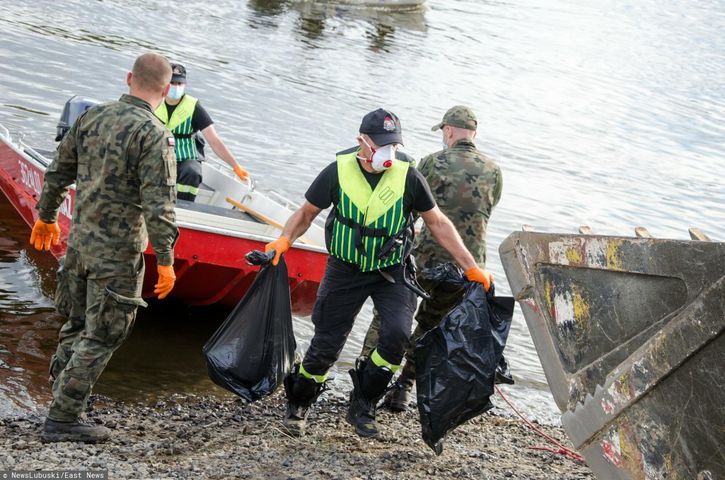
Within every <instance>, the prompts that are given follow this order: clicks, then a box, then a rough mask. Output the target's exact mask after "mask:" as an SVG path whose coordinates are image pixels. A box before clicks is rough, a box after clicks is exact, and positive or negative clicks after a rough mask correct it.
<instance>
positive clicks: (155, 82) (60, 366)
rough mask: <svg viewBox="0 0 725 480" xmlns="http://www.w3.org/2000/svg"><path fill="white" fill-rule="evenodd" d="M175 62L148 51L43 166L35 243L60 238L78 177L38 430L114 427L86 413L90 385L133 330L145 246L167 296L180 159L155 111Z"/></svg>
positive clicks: (88, 433) (56, 435) (86, 434)
mask: <svg viewBox="0 0 725 480" xmlns="http://www.w3.org/2000/svg"><path fill="white" fill-rule="evenodd" d="M170 80H171V67H170V65H169V62H168V61H167V60H166V59H165V58H164V57H162V56H160V55H157V54H153V53H147V54H144V55H141V56H140V57H138V58H137V59H136V62H135V63H134V66H133V70H132V71H131V72H129V73H128V76H127V83H128V85H129V94H128V95H123V96H122V97H121V99H120V100H119V101H117V102H112V103H107V104H103V105H97V106H95V107H92V108H90V109H88V110H87V111H86V112H84V113H83V114H82V115H81V116H80V117H79V118H78V120H77V121H76V122H75V123H74V125H73V127H72V128H71V129H70V131H69V132H68V133H67V135H66V136H65V138H64V139H63V141H62V142H61V144H60V146H59V147H58V152H57V156H56V158H55V160H54V161H53V162H52V163H51V164H50V166H49V167H48V169H47V170H46V172H45V182H44V185H43V193H42V195H41V197H40V201H39V202H38V205H37V209H38V217H39V218H38V220H37V221H36V223H35V225H34V227H33V232H32V234H31V239H30V242H31V243H32V244H33V245H34V246H35V248H37V249H38V250H48V249H49V248H50V245H51V244H55V245H57V244H58V241H59V237H60V228H59V227H58V223H57V218H58V209H59V207H60V205H61V203H62V202H63V200H64V199H65V197H66V195H67V194H68V189H69V187H70V185H71V184H73V183H74V182H75V184H76V196H75V204H74V206H73V223H72V225H71V229H70V232H69V234H68V249H67V252H66V255H65V257H64V258H63V259H61V266H60V268H59V271H58V287H57V291H56V306H57V309H58V311H59V313H61V314H62V315H64V316H65V317H67V322H66V323H65V324H64V325H63V326H62V328H61V330H60V334H59V342H58V348H57V350H56V353H55V355H53V358H52V360H51V367H50V375H51V381H52V382H53V401H52V402H51V404H50V409H49V411H48V418H47V420H46V422H45V425H44V427H43V432H42V434H41V439H42V440H43V441H45V442H57V441H84V442H97V441H103V440H105V439H106V438H107V437H108V436H109V433H110V432H109V430H108V429H107V428H105V427H102V426H98V425H88V424H86V423H83V422H81V421H80V419H79V417H80V414H81V413H82V412H83V410H84V409H85V407H86V404H87V401H88V397H89V395H90V393H91V389H92V388H93V385H94V384H95V383H96V381H97V380H98V377H99V376H100V375H101V372H102V371H103V369H104V368H105V366H106V364H107V363H108V361H109V360H110V358H111V355H112V354H113V352H114V351H115V350H116V349H117V348H118V347H119V346H120V345H121V343H122V342H123V341H124V339H125V338H126V336H127V335H128V334H129V332H130V330H131V328H132V326H133V323H134V320H135V318H136V310H137V308H138V307H139V306H146V304H145V302H144V301H143V300H142V299H141V286H142V281H143V273H144V260H143V253H142V252H143V251H144V250H145V249H146V246H147V244H148V241H149V238H150V240H151V245H152V247H153V249H154V251H155V252H156V261H157V264H158V267H157V270H158V275H159V281H158V283H157V284H156V289H155V290H154V292H155V293H157V294H158V295H159V298H164V297H165V296H166V295H168V293H169V292H170V291H171V289H172V288H173V285H174V281H175V275H174V267H173V261H174V251H173V247H174V243H175V241H176V238H177V236H178V231H177V228H176V223H175V222H176V218H175V214H174V207H175V203H176V188H175V183H176V158H175V155H174V142H173V136H172V135H171V133H170V132H169V131H168V130H167V129H166V128H165V127H164V125H163V123H162V122H161V121H160V120H159V119H158V118H157V117H156V115H154V113H153V112H154V109H155V108H156V107H157V106H158V105H159V103H161V101H162V100H163V98H164V96H165V95H166V93H167V92H168V90H169V82H170Z"/></svg>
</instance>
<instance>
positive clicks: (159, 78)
mask: <svg viewBox="0 0 725 480" xmlns="http://www.w3.org/2000/svg"><path fill="white" fill-rule="evenodd" d="M131 73H133V78H134V80H135V81H136V82H137V85H138V86H139V88H142V89H144V90H152V91H154V90H163V89H164V88H165V87H166V85H168V84H169V82H171V64H169V61H168V60H166V58H164V57H163V56H162V55H159V54H158V53H144V54H143V55H141V56H139V57H138V58H137V59H136V61H135V62H134V63H133V69H132V70H131Z"/></svg>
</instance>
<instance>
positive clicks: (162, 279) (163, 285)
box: [154, 265, 176, 300]
mask: <svg viewBox="0 0 725 480" xmlns="http://www.w3.org/2000/svg"><path fill="white" fill-rule="evenodd" d="M156 271H157V272H158V274H159V281H158V282H157V283H156V285H154V293H155V294H157V295H158V296H159V300H163V299H164V298H166V296H167V295H168V294H169V292H171V289H173V288H174V283H175V282H176V274H175V273H174V266H173V265H157V266H156Z"/></svg>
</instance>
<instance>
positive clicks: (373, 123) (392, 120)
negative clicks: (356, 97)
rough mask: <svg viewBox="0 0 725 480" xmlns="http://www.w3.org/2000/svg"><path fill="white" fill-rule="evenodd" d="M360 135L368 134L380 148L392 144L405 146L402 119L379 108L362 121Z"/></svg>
mask: <svg viewBox="0 0 725 480" xmlns="http://www.w3.org/2000/svg"><path fill="white" fill-rule="evenodd" d="M360 133H365V134H367V135H368V136H369V137H370V138H371V139H372V140H373V142H375V144H376V145H377V146H379V147H382V146H384V145H390V144H391V143H399V144H401V145H402V144H403V129H402V127H401V126H400V119H398V116H397V115H395V114H394V113H393V112H390V111H388V110H383V109H382V108H378V109H377V110H374V111H372V112H370V113H368V114H367V115H365V116H364V117H363V119H362V123H360Z"/></svg>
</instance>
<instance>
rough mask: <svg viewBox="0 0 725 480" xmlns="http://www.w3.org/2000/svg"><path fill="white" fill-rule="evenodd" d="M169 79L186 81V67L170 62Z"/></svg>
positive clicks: (180, 81)
mask: <svg viewBox="0 0 725 480" xmlns="http://www.w3.org/2000/svg"><path fill="white" fill-rule="evenodd" d="M171 81H172V82H178V83H186V68H185V67H184V66H183V65H181V64H180V63H172V64H171Z"/></svg>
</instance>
